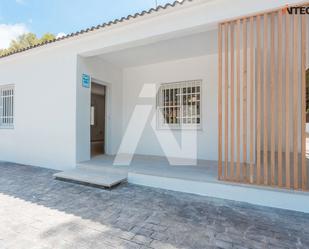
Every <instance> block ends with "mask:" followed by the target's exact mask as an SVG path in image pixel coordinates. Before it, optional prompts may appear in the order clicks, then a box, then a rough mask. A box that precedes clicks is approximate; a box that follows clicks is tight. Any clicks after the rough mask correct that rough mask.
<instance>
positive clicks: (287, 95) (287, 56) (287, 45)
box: [285, 14, 291, 188]
mask: <svg viewBox="0 0 309 249" xmlns="http://www.w3.org/2000/svg"><path fill="white" fill-rule="evenodd" d="M290 22H291V20H290V15H288V14H286V15H285V186H286V187H287V188H290V187H291V166H290V29H291V23H290Z"/></svg>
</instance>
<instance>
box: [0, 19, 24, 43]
mask: <svg viewBox="0 0 309 249" xmlns="http://www.w3.org/2000/svg"><path fill="white" fill-rule="evenodd" d="M28 32H29V30H28V28H27V27H26V25H25V24H23V23H17V24H0V49H3V48H8V47H9V46H10V43H11V41H12V40H15V39H16V38H17V37H18V36H20V35H22V34H25V33H28Z"/></svg>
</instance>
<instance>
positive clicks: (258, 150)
mask: <svg viewBox="0 0 309 249" xmlns="http://www.w3.org/2000/svg"><path fill="white" fill-rule="evenodd" d="M256 29H257V38H256V39H257V62H256V63H257V117H256V122H257V125H256V157H257V160H256V164H257V166H256V167H257V173H256V174H257V176H256V179H257V184H260V183H261V16H260V15H258V16H257V20H256Z"/></svg>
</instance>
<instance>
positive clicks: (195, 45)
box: [97, 30, 217, 68]
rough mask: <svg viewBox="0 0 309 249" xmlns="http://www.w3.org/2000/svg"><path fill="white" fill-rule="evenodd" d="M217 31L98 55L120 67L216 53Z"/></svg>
mask: <svg viewBox="0 0 309 249" xmlns="http://www.w3.org/2000/svg"><path fill="white" fill-rule="evenodd" d="M216 50H217V31H216V30H212V31H208V32H203V33H198V34H193V35H190V36H184V37H178V38H174V39H169V40H162V41H159V42H156V43H149V44H147V45H143V46H138V47H132V48H128V49H123V50H118V51H114V52H110V53H105V54H101V55H97V57H99V58H100V59H102V60H104V61H106V62H108V63H111V64H112V65H115V66H117V67H120V68H126V67H135V66H141V65H146V64H154V63H160V62H163V61H171V60H178V59H184V58H190V57H196V56H201V55H205V54H212V53H215V52H216Z"/></svg>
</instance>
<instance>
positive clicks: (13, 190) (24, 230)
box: [0, 163, 309, 249]
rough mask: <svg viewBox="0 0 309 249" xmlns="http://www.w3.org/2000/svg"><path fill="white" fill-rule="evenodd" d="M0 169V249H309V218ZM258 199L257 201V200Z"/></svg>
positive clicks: (16, 168)
mask: <svg viewBox="0 0 309 249" xmlns="http://www.w3.org/2000/svg"><path fill="white" fill-rule="evenodd" d="M53 173H55V171H53V170H48V169H43V168H38V167H31V166H23V165H16V164H10V163H0V248H1V249H7V248H9V249H19V248H20V249H32V248H38V249H44V248H45V249H51V248H56V249H58V248H60V249H62V248H74V249H79V248H81V249H85V248H91V249H94V248H100V249H101V248H102V249H111V248H117V249H122V248H124V249H131V248H138V249H146V248H148V249H150V248H158V249H161V248H164V249H175V248H181V249H182V248H197V249H206V248H239V249H241V248H263V249H264V248H280V249H284V248H309V215H307V214H302V213H297V212H290V211H284V210H278V209H270V208H263V207H257V206H253V205H249V204H244V203H238V202H232V201H225V200H218V199H214V198H207V197H200V196H196V195H190V194H183V193H177V192H172V191H165V190H159V189H153V188H146V187H140V186H135V185H131V184H123V185H120V186H118V187H117V188H115V189H113V190H111V191H110V190H103V189H96V188H92V187H87V186H81V185H76V184H73V183H68V182H61V181H56V180H54V179H53V177H52V175H53ZM261 198H262V197H261Z"/></svg>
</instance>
